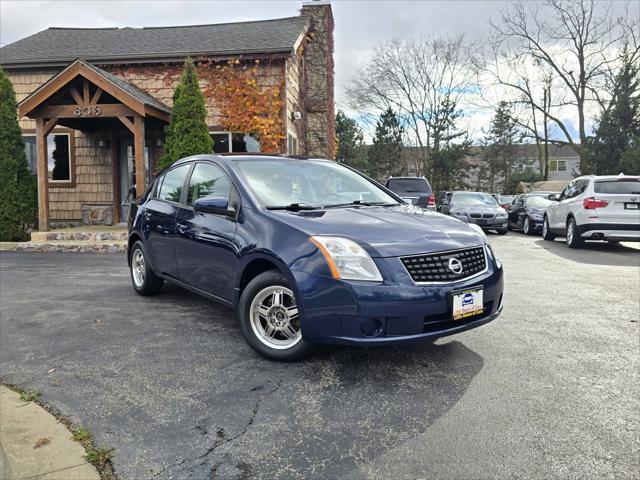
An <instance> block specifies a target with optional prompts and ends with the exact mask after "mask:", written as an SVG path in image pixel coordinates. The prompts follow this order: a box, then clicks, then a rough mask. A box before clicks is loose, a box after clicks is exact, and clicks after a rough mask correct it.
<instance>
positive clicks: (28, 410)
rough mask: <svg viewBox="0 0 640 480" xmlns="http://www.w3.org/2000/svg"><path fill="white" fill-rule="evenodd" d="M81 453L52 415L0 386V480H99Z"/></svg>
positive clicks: (70, 436) (81, 448)
mask: <svg viewBox="0 0 640 480" xmlns="http://www.w3.org/2000/svg"><path fill="white" fill-rule="evenodd" d="M84 454H85V450H84V448H83V447H82V445H80V444H79V443H77V442H75V441H74V440H73V436H72V434H71V432H70V431H69V430H68V429H67V427H65V426H64V425H63V424H62V423H60V422H58V420H57V419H56V418H55V417H54V416H53V415H51V414H50V413H49V412H47V411H46V410H45V409H43V408H42V407H40V406H39V405H37V404H36V403H34V402H24V401H22V400H20V395H18V394H17V393H16V392H14V391H13V390H10V389H8V388H6V387H3V386H0V478H2V479H3V480H20V479H35V478H37V479H38V480H59V479H61V478H64V479H65V480H100V475H99V474H98V472H97V471H96V469H95V467H94V466H93V465H91V464H90V463H89V462H87V461H86V460H85V459H84Z"/></svg>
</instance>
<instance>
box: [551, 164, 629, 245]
mask: <svg viewBox="0 0 640 480" xmlns="http://www.w3.org/2000/svg"><path fill="white" fill-rule="evenodd" d="M549 199H550V200H553V201H552V203H551V204H550V205H549V206H547V208H546V209H545V214H544V222H543V225H542V235H543V237H544V239H545V240H553V239H554V238H555V237H556V236H564V237H565V238H566V243H567V245H568V246H569V247H570V248H581V247H582V246H583V245H584V242H585V240H606V241H609V242H619V241H625V242H628V241H640V177H638V176H629V175H623V174H620V175H617V176H613V175H607V176H595V175H589V176H583V177H578V178H576V179H574V180H572V181H571V182H569V183H568V184H567V186H566V187H565V188H564V190H563V191H562V192H561V193H560V194H559V195H558V194H551V195H549Z"/></svg>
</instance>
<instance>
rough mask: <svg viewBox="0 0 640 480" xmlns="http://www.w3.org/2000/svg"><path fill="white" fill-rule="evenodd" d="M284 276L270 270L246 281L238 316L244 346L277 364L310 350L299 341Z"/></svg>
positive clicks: (293, 303)
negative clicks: (246, 345) (246, 344)
mask: <svg viewBox="0 0 640 480" xmlns="http://www.w3.org/2000/svg"><path fill="white" fill-rule="evenodd" d="M289 287H290V286H289V282H288V281H287V279H286V277H285V276H284V275H282V274H281V273H280V272H278V271H275V270H270V271H268V272H264V273H262V274H260V275H258V276H257V277H256V278H254V279H253V280H251V282H249V285H247V286H246V288H245V289H244V291H243V292H242V296H241V297H240V305H239V308H238V317H239V321H240V329H241V330H242V334H243V335H244V338H245V340H246V341H247V343H248V344H249V345H250V346H251V348H253V349H254V350H255V351H256V352H258V353H259V354H261V355H263V356H265V357H267V358H270V359H272V360H279V361H285V362H286V361H293V360H300V359H301V358H304V357H305V356H307V355H308V354H309V353H310V352H311V350H312V347H311V345H310V344H308V343H306V342H305V341H304V340H303V339H302V319H301V317H300V311H299V310H298V304H297V302H296V298H295V295H294V293H293V291H292V290H291V288H289Z"/></svg>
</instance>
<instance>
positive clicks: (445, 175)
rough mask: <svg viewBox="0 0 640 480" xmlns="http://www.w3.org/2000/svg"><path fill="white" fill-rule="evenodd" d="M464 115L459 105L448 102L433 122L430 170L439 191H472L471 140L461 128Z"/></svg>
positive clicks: (436, 113) (442, 105) (435, 188)
mask: <svg viewBox="0 0 640 480" xmlns="http://www.w3.org/2000/svg"><path fill="white" fill-rule="evenodd" d="M461 117H462V112H461V111H460V110H459V109H457V107H456V104H455V102H453V101H451V100H448V99H447V100H445V101H444V102H442V104H441V105H440V108H439V109H438V110H437V111H435V112H434V114H433V118H432V119H431V126H432V149H431V151H430V154H429V163H430V165H429V166H430V168H429V170H427V171H428V176H429V181H430V183H431V187H432V188H433V190H434V191H435V192H441V191H444V190H455V189H459V188H461V189H463V188H468V187H470V185H468V184H467V181H466V179H467V177H468V172H469V163H468V162H467V157H468V156H469V153H470V149H471V140H469V138H468V137H467V132H466V131H462V130H459V129H458V126H457V122H458V120H459V119H460V118H461Z"/></svg>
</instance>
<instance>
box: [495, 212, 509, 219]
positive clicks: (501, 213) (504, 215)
mask: <svg viewBox="0 0 640 480" xmlns="http://www.w3.org/2000/svg"><path fill="white" fill-rule="evenodd" d="M496 218H507V212H498V215H496Z"/></svg>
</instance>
